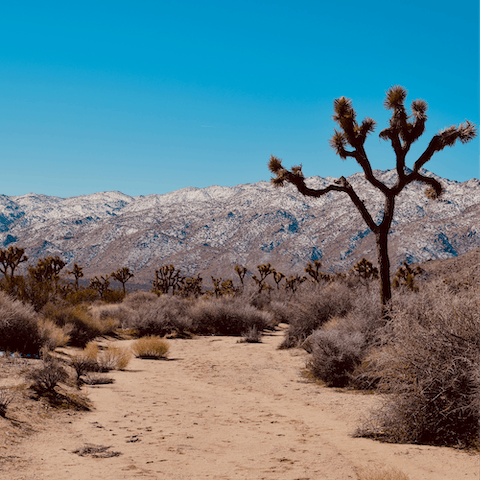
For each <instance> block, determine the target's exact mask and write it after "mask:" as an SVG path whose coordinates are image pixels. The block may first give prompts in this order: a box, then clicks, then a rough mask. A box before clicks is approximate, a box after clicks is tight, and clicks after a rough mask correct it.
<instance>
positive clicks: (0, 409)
mask: <svg viewBox="0 0 480 480" xmlns="http://www.w3.org/2000/svg"><path fill="white" fill-rule="evenodd" d="M13 399H14V394H13V392H11V391H10V390H9V389H8V388H6V387H0V417H5V415H6V413H7V407H8V406H9V405H10V403H12V401H13Z"/></svg>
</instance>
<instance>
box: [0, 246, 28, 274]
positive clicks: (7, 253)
mask: <svg viewBox="0 0 480 480" xmlns="http://www.w3.org/2000/svg"><path fill="white" fill-rule="evenodd" d="M27 260H28V257H27V256H26V255H25V249H24V248H19V247H14V246H10V247H8V249H7V250H0V272H1V273H3V275H4V277H5V279H6V280H13V276H14V274H15V269H16V268H17V267H18V266H19V265H20V264H21V263H23V262H26V261H27ZM9 270H10V273H9Z"/></svg>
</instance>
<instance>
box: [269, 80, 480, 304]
mask: <svg viewBox="0 0 480 480" xmlns="http://www.w3.org/2000/svg"><path fill="white" fill-rule="evenodd" d="M406 96H407V91H406V90H405V89H404V88H403V87H400V86H398V85H395V86H393V87H391V88H390V89H389V90H388V91H387V95H386V98H385V101H384V106H385V108H386V109H388V110H392V117H391V119H390V122H389V123H390V125H389V126H388V127H387V128H385V129H384V130H382V131H381V132H380V138H381V139H382V140H389V141H390V142H391V144H392V147H393V150H394V152H395V155H396V170H397V176H398V178H397V181H396V183H395V185H393V186H392V187H387V186H386V185H385V184H384V183H382V182H381V181H380V180H378V179H377V178H376V177H375V175H374V174H373V170H372V167H371V164H370V161H369V159H368V157H367V154H366V152H365V149H364V143H365V140H366V138H367V135H368V134H370V133H371V132H373V131H374V129H375V121H374V120H373V119H371V118H368V117H367V118H365V119H364V120H363V122H362V123H361V124H360V125H359V124H358V123H357V121H356V112H355V110H354V108H353V106H352V102H351V100H350V99H348V98H345V97H341V98H338V99H336V100H335V101H334V104H333V105H334V116H333V119H334V121H335V122H337V124H338V125H339V127H340V130H338V131H337V130H335V131H334V134H333V136H332V138H331V140H330V146H331V147H332V148H333V149H334V150H335V152H336V153H337V155H339V156H340V158H341V159H342V160H345V159H347V158H349V157H351V158H354V159H355V160H356V161H357V163H358V164H359V165H360V166H361V167H362V170H363V172H364V173H365V179H366V180H367V181H368V182H370V183H371V184H372V185H373V186H374V187H375V188H377V189H378V190H380V192H382V193H383V195H384V197H385V206H384V210H383V218H382V219H381V221H380V222H379V223H378V224H377V223H375V221H374V220H373V218H372V216H371V215H370V213H369V212H368V210H367V208H366V207H365V204H364V203H363V201H362V200H360V198H359V197H358V195H357V193H356V192H355V191H354V190H353V188H352V186H351V185H350V183H349V182H348V180H347V179H346V178H345V177H343V176H342V177H340V178H339V179H338V180H336V181H335V182H334V185H329V186H328V187H326V188H322V189H318V190H316V189H313V188H309V187H307V185H306V184H305V177H304V175H303V172H302V167H301V165H300V166H294V167H292V169H291V170H287V169H286V168H284V167H283V165H282V161H281V160H280V159H278V158H276V157H274V156H273V155H272V156H271V158H270V162H269V169H270V171H271V172H272V173H273V174H274V177H273V178H272V183H273V184H274V185H275V186H276V187H282V186H284V185H285V183H292V184H293V185H295V186H296V187H297V189H298V191H299V192H301V193H302V194H303V195H305V196H309V197H320V196H321V195H325V194H327V193H329V192H332V191H336V192H343V193H346V194H347V195H348V196H349V197H350V199H351V201H352V202H353V204H354V205H355V207H356V208H357V210H358V211H359V212H360V215H361V216H362V218H363V220H364V221H365V223H366V224H367V226H368V228H369V229H370V230H371V231H372V232H373V233H374V235H375V240H376V243H377V256H378V265H379V273H380V276H379V281H380V295H381V303H382V306H383V307H385V305H386V303H387V302H388V301H389V300H390V298H391V296H392V291H391V285H390V262H389V258H388V233H389V231H390V227H391V224H392V220H393V214H394V210H395V199H396V197H397V196H398V195H399V194H400V192H401V191H402V190H403V189H404V188H405V186H406V185H408V184H409V183H411V182H415V181H418V182H422V183H424V184H425V185H426V186H427V190H426V194H427V196H428V197H429V198H438V197H439V196H440V195H441V193H442V185H441V183H440V182H439V181H438V180H436V179H434V178H431V177H427V176H425V175H423V174H422V173H421V171H420V169H421V168H422V167H423V166H424V165H425V164H426V163H427V162H428V161H429V160H430V159H431V158H432V156H433V155H434V153H435V152H439V151H441V150H443V149H444V148H445V147H451V146H453V145H454V144H455V142H456V141H457V140H460V142H462V143H467V142H469V141H471V140H472V139H473V138H475V136H476V134H477V129H476V126H475V125H474V124H472V123H470V122H469V121H465V123H463V124H460V125H458V126H455V125H453V126H451V127H448V128H446V129H444V130H442V131H440V132H439V133H437V134H436V135H434V137H433V138H432V139H431V141H430V143H429V144H428V147H427V148H426V149H425V151H424V152H423V153H422V154H421V155H420V156H419V157H418V159H417V160H416V161H415V163H414V164H413V170H412V171H408V170H407V169H406V165H405V158H406V156H407V153H408V151H409V150H410V147H411V145H412V144H413V143H414V142H415V141H416V140H418V139H419V138H420V136H421V135H422V134H423V132H424V130H425V122H426V120H427V115H426V111H427V103H426V102H425V101H424V100H414V101H413V102H412V104H411V113H412V115H411V116H409V115H408V114H407V111H406V109H405V99H406Z"/></svg>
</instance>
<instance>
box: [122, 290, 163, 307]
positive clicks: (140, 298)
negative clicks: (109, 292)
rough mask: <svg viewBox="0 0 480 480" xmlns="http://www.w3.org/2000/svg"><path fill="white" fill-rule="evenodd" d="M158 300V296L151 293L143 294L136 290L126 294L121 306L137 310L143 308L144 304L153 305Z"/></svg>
mask: <svg viewBox="0 0 480 480" xmlns="http://www.w3.org/2000/svg"><path fill="white" fill-rule="evenodd" d="M157 300H158V295H156V294H155V293H153V292H145V291H143V290H138V291H136V292H132V293H128V294H127V296H126V297H125V299H124V300H123V305H124V306H125V307H127V308H129V309H132V310H137V309H138V308H140V307H143V306H144V305H145V304H146V303H155V302H156V301H157Z"/></svg>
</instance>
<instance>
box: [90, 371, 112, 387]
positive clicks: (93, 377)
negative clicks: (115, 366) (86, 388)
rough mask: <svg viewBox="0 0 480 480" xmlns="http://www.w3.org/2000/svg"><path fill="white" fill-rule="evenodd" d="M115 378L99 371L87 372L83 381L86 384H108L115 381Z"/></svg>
mask: <svg viewBox="0 0 480 480" xmlns="http://www.w3.org/2000/svg"><path fill="white" fill-rule="evenodd" d="M113 382H114V379H113V378H111V377H107V376H106V375H101V374H99V373H92V372H90V373H87V374H86V375H85V377H84V379H83V383H84V384H86V385H107V384H110V383H113Z"/></svg>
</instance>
